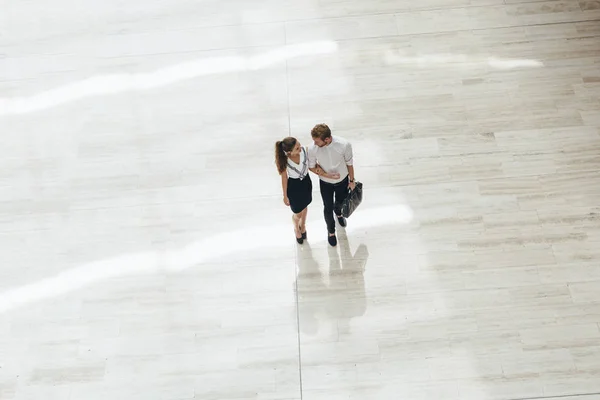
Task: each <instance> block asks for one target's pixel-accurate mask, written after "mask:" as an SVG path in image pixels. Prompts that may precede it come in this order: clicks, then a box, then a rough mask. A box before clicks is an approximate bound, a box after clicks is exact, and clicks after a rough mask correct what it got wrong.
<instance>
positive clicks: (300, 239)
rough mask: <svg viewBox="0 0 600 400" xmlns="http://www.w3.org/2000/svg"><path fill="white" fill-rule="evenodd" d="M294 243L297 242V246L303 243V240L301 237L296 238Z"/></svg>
mask: <svg viewBox="0 0 600 400" xmlns="http://www.w3.org/2000/svg"><path fill="white" fill-rule="evenodd" d="M296 242H298V244H302V243H304V238H303V237H299V238H296Z"/></svg>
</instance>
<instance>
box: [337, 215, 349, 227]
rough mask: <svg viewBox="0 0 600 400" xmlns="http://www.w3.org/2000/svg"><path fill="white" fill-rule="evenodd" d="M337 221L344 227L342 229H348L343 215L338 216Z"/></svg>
mask: <svg viewBox="0 0 600 400" xmlns="http://www.w3.org/2000/svg"><path fill="white" fill-rule="evenodd" d="M337 220H338V222H339V223H340V226H342V227H344V228H345V227H346V225H348V224H347V223H346V218H344V217H342V216H341V215H338V216H337Z"/></svg>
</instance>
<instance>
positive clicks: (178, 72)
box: [0, 41, 338, 116]
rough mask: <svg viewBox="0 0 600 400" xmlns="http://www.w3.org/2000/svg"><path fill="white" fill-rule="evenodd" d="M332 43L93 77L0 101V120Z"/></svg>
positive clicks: (313, 51)
mask: <svg viewBox="0 0 600 400" xmlns="http://www.w3.org/2000/svg"><path fill="white" fill-rule="evenodd" d="M337 47H338V46H337V43H335V42H332V41H321V42H310V43H301V44H295V45H286V46H283V47H280V48H277V49H275V50H272V51H269V52H266V53H263V54H259V55H257V56H254V57H221V58H210V59H200V60H195V61H190V62H186V63H181V64H176V65H173V66H170V67H166V68H161V69H158V70H156V71H154V72H150V73H139V74H113V75H101V76H95V77H92V78H89V79H85V80H83V81H79V82H74V83H70V84H68V85H65V86H62V87H59V88H56V89H52V90H48V91H45V92H42V93H39V94H36V95H33V96H29V97H17V98H0V116H3V115H11V114H25V113H30V112H34V111H39V110H43V109H47V108H50V107H55V106H58V105H60V104H64V103H69V102H72V101H76V100H79V99H82V98H85V97H91V96H100V95H110V94H115V93H120V92H125V91H133V90H149V89H154V88H158V87H161V86H166V85H170V84H173V83H176V82H180V81H183V80H186V79H193V78H197V77H200V76H203V75H214V74H223V73H229V72H239V71H253V70H258V69H262V68H266V67H268V66H270V65H274V64H277V63H281V62H284V61H286V60H290V59H293V58H297V57H303V56H309V55H317V54H327V53H333V52H335V51H337Z"/></svg>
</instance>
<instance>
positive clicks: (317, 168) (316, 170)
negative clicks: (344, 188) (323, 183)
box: [309, 164, 339, 179]
mask: <svg viewBox="0 0 600 400" xmlns="http://www.w3.org/2000/svg"><path fill="white" fill-rule="evenodd" d="M309 170H310V171H312V172H314V173H315V174H317V175H319V176H324V177H325V178H332V179H336V178H339V174H328V173H327V172H325V170H324V169H323V168H321V166H320V165H319V164H316V165H315V167H314V168H309Z"/></svg>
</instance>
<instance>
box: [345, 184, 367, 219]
mask: <svg viewBox="0 0 600 400" xmlns="http://www.w3.org/2000/svg"><path fill="white" fill-rule="evenodd" d="M362 189H363V185H362V183H361V182H358V181H357V182H356V187H355V188H354V190H352V191H350V193H348V196H346V198H345V199H344V202H343V203H342V216H343V217H344V218H348V217H349V216H351V215H352V213H353V212H354V210H356V209H357V208H358V206H359V205H360V203H361V202H362V197H363V190H362Z"/></svg>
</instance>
